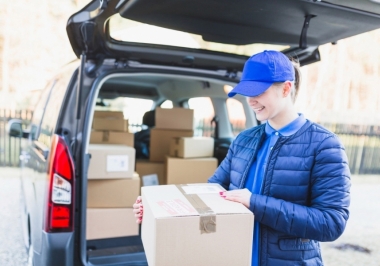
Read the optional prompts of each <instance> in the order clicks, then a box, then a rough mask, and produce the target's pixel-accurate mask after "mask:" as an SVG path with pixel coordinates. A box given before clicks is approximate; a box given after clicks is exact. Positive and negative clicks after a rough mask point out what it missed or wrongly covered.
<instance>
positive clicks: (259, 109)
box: [253, 106, 265, 113]
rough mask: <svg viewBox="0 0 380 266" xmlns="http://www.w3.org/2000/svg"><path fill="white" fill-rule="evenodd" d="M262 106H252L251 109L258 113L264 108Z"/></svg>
mask: <svg viewBox="0 0 380 266" xmlns="http://www.w3.org/2000/svg"><path fill="white" fill-rule="evenodd" d="M264 108H265V107H264V106H262V107H259V108H253V110H254V111H255V112H256V113H259V112H261V111H262V110H264Z"/></svg>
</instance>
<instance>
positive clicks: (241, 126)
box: [226, 98, 246, 136]
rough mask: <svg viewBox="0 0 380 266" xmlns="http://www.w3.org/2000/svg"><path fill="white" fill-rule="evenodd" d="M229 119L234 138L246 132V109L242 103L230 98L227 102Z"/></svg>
mask: <svg viewBox="0 0 380 266" xmlns="http://www.w3.org/2000/svg"><path fill="white" fill-rule="evenodd" d="M226 105H227V112H228V118H229V120H230V123H231V126H232V132H233V134H234V136H236V135H237V134H239V133H240V132H241V131H243V130H245V128H246V126H245V121H246V116H245V112H244V107H243V104H242V103H241V102H239V101H238V100H236V99H233V98H228V99H227V101H226Z"/></svg>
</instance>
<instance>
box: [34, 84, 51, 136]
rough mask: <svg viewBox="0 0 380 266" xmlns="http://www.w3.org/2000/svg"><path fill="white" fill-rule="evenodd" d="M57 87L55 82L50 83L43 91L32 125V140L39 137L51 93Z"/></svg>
mask: <svg viewBox="0 0 380 266" xmlns="http://www.w3.org/2000/svg"><path fill="white" fill-rule="evenodd" d="M54 85H55V80H54V81H52V82H49V83H48V85H47V86H46V87H45V88H44V89H43V90H42V91H41V94H40V97H39V100H38V102H37V105H36V108H35V109H34V111H33V117H32V120H31V124H30V136H31V139H32V140H36V139H37V138H38V136H39V131H40V126H41V121H42V118H43V115H44V111H45V107H46V104H47V101H48V98H49V96H50V92H51V90H52V89H53V87H54Z"/></svg>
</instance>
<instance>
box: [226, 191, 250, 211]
mask: <svg viewBox="0 0 380 266" xmlns="http://www.w3.org/2000/svg"><path fill="white" fill-rule="evenodd" d="M251 195H252V193H251V191H249V190H248V189H246V188H245V189H235V190H230V191H224V192H220V196H221V197H223V198H225V199H226V200H230V201H236V202H240V203H242V204H243V205H244V206H245V207H247V208H249V205H250V202H251Z"/></svg>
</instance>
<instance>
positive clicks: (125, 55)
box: [67, 0, 380, 70]
mask: <svg viewBox="0 0 380 266" xmlns="http://www.w3.org/2000/svg"><path fill="white" fill-rule="evenodd" d="M374 1H375V0H374ZM379 14H380V4H378V3H375V2H371V1H369V0H351V1H350V0H347V1H343V0H329V1H318V0H314V1H313V0H238V1H228V0H218V1H216V0H208V1H205V0H181V1H178V0H161V1H157V0H108V1H107V0H103V1H101V0H94V1H92V2H91V3H90V4H88V5H87V6H86V7H84V8H83V9H82V10H81V11H79V12H77V13H75V14H74V15H72V16H71V17H70V19H69V21H68V24H67V33H68V36H69V39H70V43H71V45H72V48H73V50H74V52H75V54H76V55H77V56H78V57H79V56H80V54H82V53H85V54H86V56H87V59H96V58H99V57H107V58H116V59H117V58H119V59H125V60H134V61H139V62H145V63H150V64H160V65H171V66H191V67H199V68H206V69H229V70H241V69H242V67H243V63H244V62H245V60H246V59H247V57H248V56H250V55H252V54H253V53H255V52H258V51H260V47H261V50H263V49H262V47H264V48H265V49H267V47H269V48H270V47H271V46H265V45H276V46H274V47H276V48H275V49H278V50H282V51H283V52H284V53H285V54H287V55H288V56H292V57H295V58H298V59H299V60H300V61H301V64H308V63H312V62H315V61H319V60H320V57H319V52H318V46H319V45H322V44H325V43H330V42H337V41H339V40H341V39H344V38H347V37H350V36H353V35H357V34H360V33H363V32H367V31H371V30H374V29H377V28H379V27H380V16H379ZM116 17H117V18H118V21H120V20H121V19H125V20H126V21H130V22H133V23H137V22H139V23H143V24H144V25H146V24H149V25H153V26H156V27H162V28H166V29H170V30H175V31H176V32H177V33H178V32H181V33H188V34H192V35H191V36H193V35H196V36H198V37H197V38H198V40H201V42H203V43H202V44H201V45H200V46H199V47H195V48H194V46H191V45H190V44H191V41H188V42H187V43H188V44H189V45H190V48H188V47H178V46H176V41H178V40H179V39H183V38H184V37H183V36H184V35H178V38H173V39H172V40H170V38H169V37H168V38H167V40H168V41H169V45H167V44H155V43H154V42H155V40H154V39H155V37H154V36H152V38H151V39H152V41H151V43H149V42H146V41H144V40H143V41H142V42H141V41H139V39H138V38H137V41H134V37H138V36H140V39H141V36H144V37H146V38H148V37H149V34H151V33H149V32H147V33H144V32H141V31H140V32H138V34H136V31H135V32H133V31H129V32H130V34H129V35H128V31H126V35H125V36H124V37H120V36H118V35H117V34H116V35H115V34H114V32H115V31H114V30H113V28H117V25H116V24H117V23H116V24H114V25H116V26H115V27H112V22H113V20H114V19H115V18H116ZM110 24H111V26H110ZM140 29H143V27H141V28H140ZM156 29H159V28H156ZM117 30H118V31H119V32H120V28H118V29H117ZM115 36H116V37H115ZM161 37H162V38H165V36H161ZM156 39H157V38H156ZM124 40H126V41H124ZM170 42H172V43H173V44H170ZM263 44H264V46H263ZM218 45H219V47H218ZM255 45H256V46H255ZM260 45H261V46H260ZM183 46H186V45H183ZM224 46H225V47H227V48H226V49H224V48H223V47H224ZM215 47H216V49H214V48H215ZM220 47H222V48H220ZM217 50H219V51H217ZM226 51H227V52H226Z"/></svg>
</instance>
